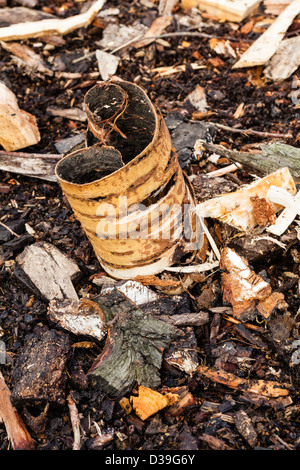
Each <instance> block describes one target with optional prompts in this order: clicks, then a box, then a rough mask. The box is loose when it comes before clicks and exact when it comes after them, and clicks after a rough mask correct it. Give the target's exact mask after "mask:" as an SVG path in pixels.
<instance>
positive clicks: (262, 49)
mask: <svg viewBox="0 0 300 470" xmlns="http://www.w3.org/2000/svg"><path fill="white" fill-rule="evenodd" d="M299 13H300V0H294V1H293V2H292V3H291V4H290V5H288V6H287V7H286V9H285V10H284V11H283V12H282V13H281V14H280V15H279V16H278V17H277V18H276V20H275V21H274V23H273V24H272V25H271V26H270V27H269V28H268V29H267V30H266V31H265V32H264V33H263V34H262V35H261V36H260V37H259V38H258V39H257V40H256V41H255V42H254V43H253V44H252V45H251V46H250V47H249V49H247V50H246V52H245V53H244V54H243V55H242V57H241V58H240V60H239V61H238V62H237V63H236V64H234V66H233V67H232V68H234V69H237V68H241V67H255V66H258V65H264V64H265V63H266V62H268V60H270V59H271V57H272V56H273V55H274V54H275V52H276V50H277V48H278V46H279V44H280V42H281V41H282V39H283V37H284V35H285V33H286V31H287V29H288V28H289V26H290V25H291V23H292V22H293V20H294V18H295V17H296V16H297V15H298V14H299Z"/></svg>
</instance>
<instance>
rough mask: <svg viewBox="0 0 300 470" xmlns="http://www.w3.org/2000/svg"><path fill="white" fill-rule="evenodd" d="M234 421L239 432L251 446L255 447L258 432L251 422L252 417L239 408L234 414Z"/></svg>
mask: <svg viewBox="0 0 300 470" xmlns="http://www.w3.org/2000/svg"><path fill="white" fill-rule="evenodd" d="M234 422H235V425H236V428H237V430H238V432H239V433H240V434H241V435H242V436H243V438H244V439H245V440H246V441H247V442H248V444H249V446H250V447H255V446H256V444H257V433H256V431H255V429H254V427H253V424H252V423H251V419H250V418H249V416H248V415H247V413H246V412H245V411H243V410H239V411H237V412H236V413H235V414H234Z"/></svg>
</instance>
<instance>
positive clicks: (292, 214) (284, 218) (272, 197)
mask: <svg viewBox="0 0 300 470" xmlns="http://www.w3.org/2000/svg"><path fill="white" fill-rule="evenodd" d="M267 198H268V199H269V201H271V202H273V203H275V204H280V205H281V206H284V207H285V209H284V211H283V212H282V213H281V214H280V215H279V217H278V218H277V220H276V222H275V224H274V225H271V226H270V227H268V228H267V231H268V232H270V233H273V234H274V235H278V236H279V235H282V234H283V233H284V232H285V231H286V229H287V228H288V227H289V225H290V224H291V223H292V222H293V220H294V219H295V218H296V217H297V215H300V191H299V192H298V193H297V194H296V196H292V195H291V194H290V193H288V192H287V191H285V189H282V188H278V187H277V186H271V187H270V189H269V190H268V193H267Z"/></svg>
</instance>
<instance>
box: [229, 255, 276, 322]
mask: <svg viewBox="0 0 300 470" xmlns="http://www.w3.org/2000/svg"><path fill="white" fill-rule="evenodd" d="M220 267H221V269H223V270H226V272H223V273H222V284H223V302H225V303H226V302H229V303H230V304H231V305H232V308H233V312H232V314H233V316H235V317H236V318H238V319H239V320H241V321H244V320H247V319H249V318H251V317H253V315H255V305H256V302H257V301H258V300H263V299H266V298H267V297H269V296H270V295H271V293H272V289H271V286H270V284H268V283H267V282H265V281H264V280H263V279H262V278H261V277H260V276H258V275H257V274H255V273H254V271H252V270H251V269H250V268H249V265H248V262H247V260H246V259H245V258H244V257H242V256H239V255H238V254H237V253H236V252H235V251H234V250H231V249H230V248H228V247H226V248H225V249H224V250H223V252H222V255H221V260H220Z"/></svg>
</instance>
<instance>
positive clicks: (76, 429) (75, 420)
mask: <svg viewBox="0 0 300 470" xmlns="http://www.w3.org/2000/svg"><path fill="white" fill-rule="evenodd" d="M67 401H68V406H69V411H70V418H71V423H72V429H73V433H74V443H73V450H80V448H81V444H80V420H79V414H78V410H77V406H76V403H75V401H74V399H73V396H72V393H70V394H69V395H68V398H67Z"/></svg>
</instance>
